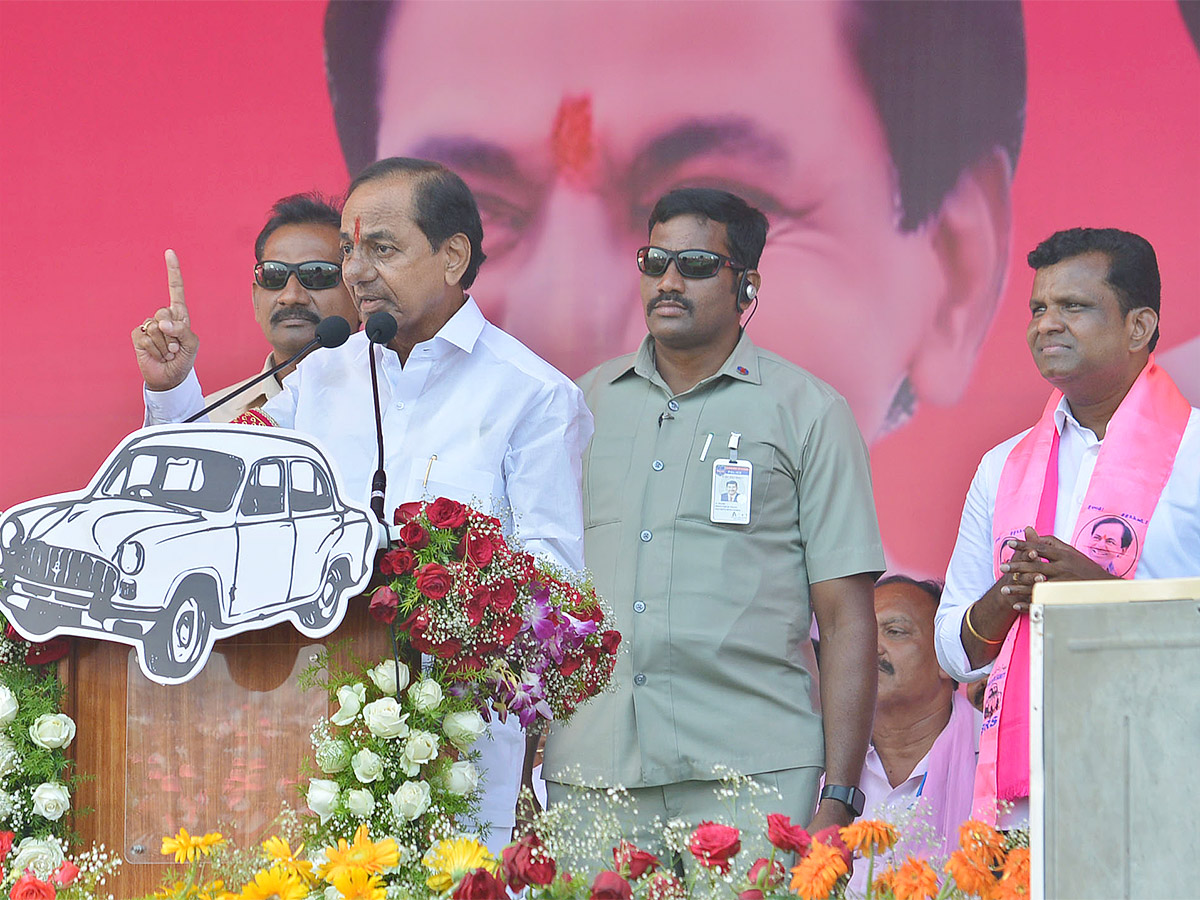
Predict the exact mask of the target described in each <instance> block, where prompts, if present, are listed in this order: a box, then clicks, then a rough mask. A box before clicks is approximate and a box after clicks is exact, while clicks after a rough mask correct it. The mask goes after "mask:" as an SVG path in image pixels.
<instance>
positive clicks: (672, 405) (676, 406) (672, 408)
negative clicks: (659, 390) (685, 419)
mask: <svg viewBox="0 0 1200 900" xmlns="http://www.w3.org/2000/svg"><path fill="white" fill-rule="evenodd" d="M667 409H669V410H670V411H671V412H678V411H679V404H678V403H676V402H675V401H674V400H668V401H667Z"/></svg>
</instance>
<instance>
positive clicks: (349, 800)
mask: <svg viewBox="0 0 1200 900" xmlns="http://www.w3.org/2000/svg"><path fill="white" fill-rule="evenodd" d="M346 809H348V810H349V811H350V814H351V815H353V816H358V817H359V818H360V819H365V818H366V817H367V816H369V815H371V813H373V812H375V795H374V794H372V793H371V792H370V791H368V790H367V789H366V788H355V789H354V790H352V791H346Z"/></svg>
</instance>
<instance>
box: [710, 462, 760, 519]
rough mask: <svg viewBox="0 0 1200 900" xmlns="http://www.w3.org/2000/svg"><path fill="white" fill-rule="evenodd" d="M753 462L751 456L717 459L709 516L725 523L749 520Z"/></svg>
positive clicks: (714, 465)
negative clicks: (748, 457)
mask: <svg viewBox="0 0 1200 900" xmlns="http://www.w3.org/2000/svg"><path fill="white" fill-rule="evenodd" d="M753 474H754V465H753V463H751V462H750V461H749V460H748V459H735V460H729V459H715V460H713V475H712V506H711V507H710V508H709V514H708V518H709V519H710V520H711V521H713V522H716V523H718V524H722V525H749V524H750V484H751V481H752V476H753Z"/></svg>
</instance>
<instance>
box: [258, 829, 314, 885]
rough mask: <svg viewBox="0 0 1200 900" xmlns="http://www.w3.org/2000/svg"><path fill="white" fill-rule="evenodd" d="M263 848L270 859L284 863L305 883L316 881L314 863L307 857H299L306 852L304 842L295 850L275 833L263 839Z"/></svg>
mask: <svg viewBox="0 0 1200 900" xmlns="http://www.w3.org/2000/svg"><path fill="white" fill-rule="evenodd" d="M262 848H263V851H264V852H265V853H266V854H267V858H268V859H273V860H275V861H276V862H278V863H281V864H283V866H285V867H286V868H287V870H288V871H289V872H291V873H292V874H294V875H296V876H298V877H299V878H300V879H301V880H302V881H303V882H304V883H305V884H312V882H313V881H314V877H313V870H312V868H313V864H312V863H311V862H309V861H308V860H307V859H299V856H300V854H301V853H303V852H304V844H300V846H298V847H297V848H296V849H295V850H293V849H292V848H291V845H290V844H288V842H287V841H285V840H284V839H283V838H281V837H279V836H278V835H275V836H273V837H269V838H267V839H266V840H265V841H263V845H262Z"/></svg>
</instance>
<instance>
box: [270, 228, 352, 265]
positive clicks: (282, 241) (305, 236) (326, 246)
mask: <svg viewBox="0 0 1200 900" xmlns="http://www.w3.org/2000/svg"><path fill="white" fill-rule="evenodd" d="M263 259H277V260H279V261H280V262H291V263H296V262H306V261H308V260H310V259H323V260H326V261H327V262H338V261H339V260H340V259H341V254H340V253H339V252H338V233H337V229H336V228H334V227H333V226H332V225H318V224H297V225H281V226H280V227H279V228H276V229H275V230H274V231H273V232H271V236H270V237H268V238H267V242H266V244H264V245H263Z"/></svg>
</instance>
